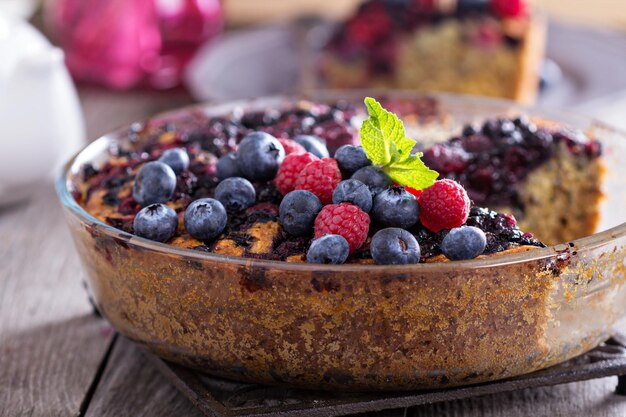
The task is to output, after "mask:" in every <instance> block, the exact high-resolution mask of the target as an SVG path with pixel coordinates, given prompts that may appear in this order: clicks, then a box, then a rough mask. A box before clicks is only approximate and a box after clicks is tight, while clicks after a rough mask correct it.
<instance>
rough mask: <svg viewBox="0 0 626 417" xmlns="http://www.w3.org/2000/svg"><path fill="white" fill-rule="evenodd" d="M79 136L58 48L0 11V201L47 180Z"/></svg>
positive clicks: (77, 112) (76, 107) (76, 109)
mask: <svg viewBox="0 0 626 417" xmlns="http://www.w3.org/2000/svg"><path fill="white" fill-rule="evenodd" d="M84 135H85V129H84V123H83V118H82V113H81V109H80V104H79V101H78V96H77V94H76V89H75V88H74V85H73V83H72V80H71V78H70V75H69V73H68V71H67V69H66V68H65V65H64V63H63V52H62V51H61V50H60V49H58V48H55V47H53V46H52V45H51V44H50V43H49V42H48V41H47V40H46V39H45V38H44V37H43V36H42V35H41V34H40V33H39V32H37V31H36V30H35V29H34V28H33V27H32V26H30V25H29V24H28V23H26V22H25V21H23V20H20V19H17V18H9V17H8V16H7V15H6V14H5V15H2V13H1V12H0V205H6V204H11V203H14V202H16V201H19V200H22V199H25V198H27V197H28V196H29V195H30V194H31V193H32V192H33V190H34V189H35V186H36V184H37V183H40V182H41V181H49V180H48V179H49V178H50V177H51V175H52V173H53V171H54V170H55V168H58V167H59V166H60V164H61V162H62V161H63V160H64V159H67V158H68V157H69V156H70V155H71V154H72V153H73V152H74V151H76V150H78V148H79V147H80V146H81V144H82V143H83V141H84Z"/></svg>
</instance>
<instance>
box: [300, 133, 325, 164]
mask: <svg viewBox="0 0 626 417" xmlns="http://www.w3.org/2000/svg"><path fill="white" fill-rule="evenodd" d="M293 140H295V141H296V142H298V143H299V144H300V145H302V146H304V149H306V151H307V152H311V153H312V154H313V155H315V156H317V157H318V158H320V159H321V158H328V157H329V156H330V154H329V153H328V149H327V148H326V144H325V143H324V141H323V140H322V139H321V138H319V137H317V136H311V135H298V136H296V137H295V138H293Z"/></svg>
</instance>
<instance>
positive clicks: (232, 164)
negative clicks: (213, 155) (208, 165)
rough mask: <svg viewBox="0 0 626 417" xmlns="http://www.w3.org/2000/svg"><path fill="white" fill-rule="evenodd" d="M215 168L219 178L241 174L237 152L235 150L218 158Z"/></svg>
mask: <svg viewBox="0 0 626 417" xmlns="http://www.w3.org/2000/svg"><path fill="white" fill-rule="evenodd" d="M215 169H216V171H217V178H219V179H220V180H224V179H226V178H230V177H240V176H241V171H239V165H237V154H236V153H235V152H229V153H227V154H226V155H222V156H221V157H220V159H218V160H217V164H216V166H215Z"/></svg>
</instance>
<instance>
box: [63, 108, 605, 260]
mask: <svg viewBox="0 0 626 417" xmlns="http://www.w3.org/2000/svg"><path fill="white" fill-rule="evenodd" d="M365 103H366V108H367V111H368V116H369V118H366V117H365V116H366V115H365V114H364V113H363V111H362V110H361V109H359V108H354V107H352V106H349V105H347V104H344V103H337V104H334V105H325V104H316V103H311V102H306V101H302V102H299V103H298V104H297V105H295V106H294V107H293V108H288V109H284V110H281V111H278V110H273V109H271V110H266V111H264V112H250V113H244V112H242V113H233V114H232V115H230V116H224V117H207V116H205V115H204V114H201V113H200V112H198V113H192V114H190V115H189V117H188V118H187V119H186V120H184V121H180V122H159V121H154V122H149V123H147V124H136V125H134V126H133V127H132V128H131V131H130V132H129V134H130V138H131V142H132V145H131V146H130V147H129V148H124V147H115V148H113V149H111V150H110V159H109V160H108V161H106V162H105V163H104V164H103V165H102V166H99V167H94V166H93V165H90V164H87V165H84V166H83V168H82V174H81V175H82V182H81V184H80V185H79V187H77V189H76V190H75V191H74V197H75V199H76V200H77V201H78V202H79V203H80V204H81V205H82V206H83V207H84V208H85V209H86V210H87V211H88V212H89V213H90V214H92V215H93V216H95V217H96V218H98V219H100V220H102V221H104V222H106V223H108V224H110V225H112V226H114V227H116V228H119V229H122V230H124V231H125V232H128V233H134V234H136V235H138V236H141V237H144V238H147V239H151V240H155V241H159V242H167V243H169V244H171V245H175V246H179V247H183V248H189V249H194V250H197V251H204V252H212V253H217V254H224V255H231V256H243V257H250V258H257V259H269V260H279V261H287V262H310V263H334V264H339V263H362V264H372V263H377V264H409V263H419V262H439V261H449V260H450V261H456V260H463V259H472V258H476V257H480V256H483V257H484V256H491V255H495V254H501V253H509V252H516V251H526V250H532V249H533V248H537V247H542V246H544V244H543V243H541V242H540V241H539V240H536V239H535V238H534V237H533V235H532V234H531V233H529V232H523V231H521V230H520V228H519V227H518V224H517V220H516V217H519V218H521V219H522V221H523V224H524V225H526V226H527V227H528V229H527V230H529V231H531V232H533V233H536V234H538V235H539V236H540V237H541V238H542V239H543V241H544V242H549V243H556V242H560V241H565V240H568V239H572V238H575V237H581V235H584V234H587V233H592V232H593V227H595V221H596V220H597V200H598V199H599V196H600V192H599V181H600V178H601V162H600V153H601V152H600V151H601V149H600V147H599V145H598V144H597V143H596V142H594V141H592V140H589V139H587V138H585V137H583V136H582V135H581V134H577V133H574V132H570V131H568V130H565V129H562V128H561V127H559V126H551V127H537V126H536V125H535V124H534V123H532V122H530V121H528V120H526V119H524V118H518V119H515V120H509V119H494V120H490V121H487V122H485V124H484V126H482V128H481V129H476V128H473V127H471V126H466V127H465V128H464V129H463V133H462V135H461V136H459V137H453V138H452V139H450V140H449V141H447V142H445V143H441V144H437V145H434V146H433V147H431V148H428V149H426V150H425V151H424V153H423V155H422V153H420V152H417V153H416V152H415V151H414V148H416V142H415V141H413V140H412V139H409V138H407V137H406V135H405V132H404V127H403V124H402V122H401V121H400V120H399V119H398V117H397V116H396V115H395V114H393V113H391V112H389V111H387V110H385V109H384V108H383V107H382V106H381V104H380V103H378V102H377V101H376V100H374V99H371V98H367V99H366V100H365ZM363 119H365V120H364V121H363V122H362V124H361V127H360V131H359V129H358V128H357V124H358V121H359V120H363ZM359 142H360V144H361V145H362V146H358V143H359ZM330 155H333V157H330ZM429 167H430V168H429ZM431 168H432V169H431ZM436 171H438V172H436ZM437 178H439V179H437ZM576 181H578V182H579V183H576ZM568 190H569V191H568ZM555 204H564V205H565V207H567V209H568V214H567V215H565V214H564V213H563V212H558V211H559V210H555V209H556V207H555ZM487 207H496V208H498V209H499V210H500V212H498V211H493V210H492V209H490V208H487ZM561 208H563V207H561ZM551 212H558V213H554V214H552V213H551Z"/></svg>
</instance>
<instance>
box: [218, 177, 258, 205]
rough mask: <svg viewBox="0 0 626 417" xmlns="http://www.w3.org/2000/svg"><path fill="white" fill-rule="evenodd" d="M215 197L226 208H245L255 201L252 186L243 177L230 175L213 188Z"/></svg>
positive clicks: (254, 192)
mask: <svg viewBox="0 0 626 417" xmlns="http://www.w3.org/2000/svg"><path fill="white" fill-rule="evenodd" d="M215 198H216V199H217V200H219V202H220V203H222V205H223V206H224V207H225V208H226V209H227V210H235V211H240V210H245V209H247V208H248V207H250V206H251V205H253V204H254V202H255V201H256V191H255V190H254V186H253V185H252V184H251V183H250V181H248V180H247V179H245V178H241V177H231V178H226V179H225V180H224V181H222V182H220V183H219V184H218V185H217V187H216V188H215Z"/></svg>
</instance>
